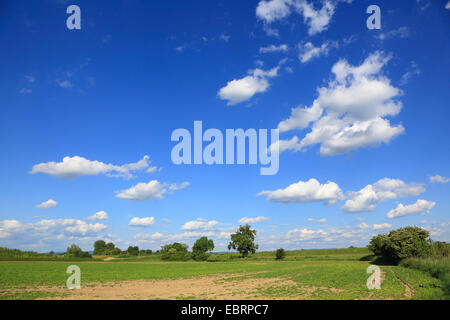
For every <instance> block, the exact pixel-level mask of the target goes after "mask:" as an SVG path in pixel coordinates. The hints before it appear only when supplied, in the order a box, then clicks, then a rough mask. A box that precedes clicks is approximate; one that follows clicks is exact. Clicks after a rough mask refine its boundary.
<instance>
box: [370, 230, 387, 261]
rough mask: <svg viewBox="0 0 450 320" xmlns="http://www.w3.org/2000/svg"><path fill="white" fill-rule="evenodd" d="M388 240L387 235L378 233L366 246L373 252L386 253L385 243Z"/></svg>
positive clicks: (378, 254) (380, 254)
mask: <svg viewBox="0 0 450 320" xmlns="http://www.w3.org/2000/svg"><path fill="white" fill-rule="evenodd" d="M388 240H389V237H388V236H387V235H385V234H379V235H377V236H374V237H373V238H372V239H371V240H370V244H369V245H368V246H367V247H368V248H369V250H371V251H372V252H373V254H375V255H377V256H383V255H385V254H386V245H387V242H388Z"/></svg>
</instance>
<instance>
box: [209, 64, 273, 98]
mask: <svg viewBox="0 0 450 320" xmlns="http://www.w3.org/2000/svg"><path fill="white" fill-rule="evenodd" d="M279 68H280V67H279V66H277V67H275V68H273V69H271V70H268V71H264V70H262V69H259V68H257V69H254V70H250V71H249V72H248V73H249V75H248V76H245V77H244V78H241V79H234V80H232V81H229V82H228V83H227V85H226V86H225V87H223V88H221V89H220V90H219V92H218V96H219V98H220V99H222V100H227V101H228V102H227V106H234V105H236V104H238V103H241V102H244V101H247V100H249V99H250V98H252V97H253V96H254V95H255V94H257V93H262V92H265V91H266V90H267V89H268V88H269V87H270V83H269V80H268V79H269V78H274V77H276V76H277V75H278V70H279Z"/></svg>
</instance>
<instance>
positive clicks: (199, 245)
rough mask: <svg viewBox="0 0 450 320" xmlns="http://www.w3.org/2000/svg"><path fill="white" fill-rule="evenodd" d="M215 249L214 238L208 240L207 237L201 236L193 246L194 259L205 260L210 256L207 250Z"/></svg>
mask: <svg viewBox="0 0 450 320" xmlns="http://www.w3.org/2000/svg"><path fill="white" fill-rule="evenodd" d="M213 249H214V242H213V241H212V240H208V238H207V237H201V238H200V239H198V240H197V241H195V243H194V245H193V246H192V256H193V258H194V260H197V261H205V260H206V259H207V258H208V255H207V254H206V252H208V251H211V250H213Z"/></svg>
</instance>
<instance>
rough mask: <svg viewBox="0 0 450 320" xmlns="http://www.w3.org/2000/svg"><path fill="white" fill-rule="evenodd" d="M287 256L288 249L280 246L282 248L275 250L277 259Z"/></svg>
mask: <svg viewBox="0 0 450 320" xmlns="http://www.w3.org/2000/svg"><path fill="white" fill-rule="evenodd" d="M285 257H286V251H284V249H283V248H280V249H278V250H277V251H276V252H275V259H276V260H282V259H284V258H285Z"/></svg>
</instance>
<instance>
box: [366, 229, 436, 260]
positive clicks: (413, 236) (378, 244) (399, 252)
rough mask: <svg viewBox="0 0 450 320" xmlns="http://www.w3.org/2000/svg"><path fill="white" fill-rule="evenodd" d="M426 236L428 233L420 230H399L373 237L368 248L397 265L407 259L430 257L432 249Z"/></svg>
mask: <svg viewBox="0 0 450 320" xmlns="http://www.w3.org/2000/svg"><path fill="white" fill-rule="evenodd" d="M428 236H429V233H428V231H426V230H424V229H422V228H418V227H406V228H400V229H396V230H392V231H391V232H389V234H388V235H382V234H379V235H377V236H375V237H373V238H372V239H371V240H370V244H369V246H368V247H369V249H370V250H372V251H373V252H374V253H375V254H376V255H379V256H382V257H383V258H385V259H388V260H391V261H393V262H394V263H398V262H400V261H401V260H403V259H407V258H413V257H419V258H424V257H428V256H430V255H431V253H432V247H431V245H430V243H429V241H430V240H429V239H428Z"/></svg>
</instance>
